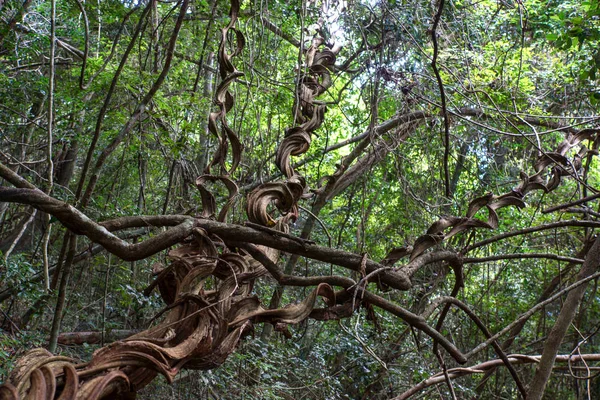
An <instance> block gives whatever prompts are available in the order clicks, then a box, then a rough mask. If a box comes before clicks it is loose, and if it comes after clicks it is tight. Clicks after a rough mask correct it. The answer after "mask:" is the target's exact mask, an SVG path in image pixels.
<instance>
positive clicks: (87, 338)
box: [58, 329, 140, 345]
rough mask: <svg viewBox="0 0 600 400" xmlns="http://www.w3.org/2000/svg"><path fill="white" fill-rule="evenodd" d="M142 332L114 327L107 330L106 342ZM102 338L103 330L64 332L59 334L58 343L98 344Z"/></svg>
mask: <svg viewBox="0 0 600 400" xmlns="http://www.w3.org/2000/svg"><path fill="white" fill-rule="evenodd" d="M138 332H140V331H139V330H136V329H133V330H132V329H113V330H110V331H107V332H106V335H105V337H104V341H105V342H115V341H117V340H123V339H127V338H128V337H129V336H131V335H135V334H136V333H138ZM101 340H102V332H63V333H61V334H60V335H58V343H59V344H64V345H82V344H84V343H87V344H98V343H100V341H101Z"/></svg>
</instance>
